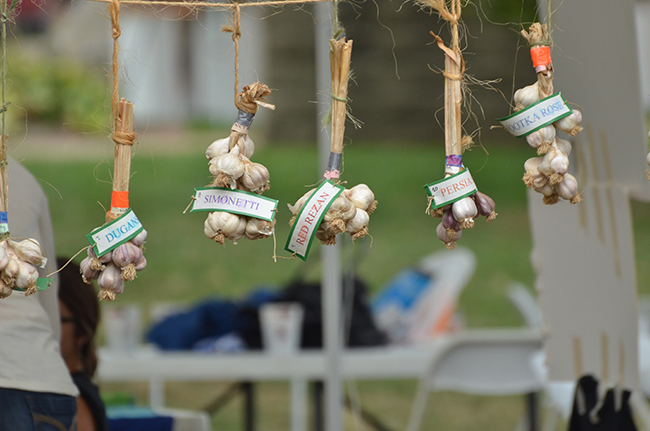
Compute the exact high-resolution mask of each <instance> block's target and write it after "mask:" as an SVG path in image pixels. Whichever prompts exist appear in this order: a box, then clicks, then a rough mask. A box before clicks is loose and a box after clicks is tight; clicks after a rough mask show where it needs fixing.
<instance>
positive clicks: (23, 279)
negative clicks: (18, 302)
mask: <svg viewBox="0 0 650 431" xmlns="http://www.w3.org/2000/svg"><path fill="white" fill-rule="evenodd" d="M18 266H19V270H18V274H17V275H16V284H15V287H16V288H18V289H24V290H25V296H30V295H33V294H34V293H36V291H37V288H36V281H37V280H38V270H37V269H36V267H35V266H34V265H33V264H31V263H28V262H24V261H22V260H19V261H18Z"/></svg>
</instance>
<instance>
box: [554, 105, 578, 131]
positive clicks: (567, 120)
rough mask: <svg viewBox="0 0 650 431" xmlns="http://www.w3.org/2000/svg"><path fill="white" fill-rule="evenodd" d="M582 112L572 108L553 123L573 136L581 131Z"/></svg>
mask: <svg viewBox="0 0 650 431" xmlns="http://www.w3.org/2000/svg"><path fill="white" fill-rule="evenodd" d="M580 123H582V112H580V111H578V110H577V109H574V110H573V112H572V113H571V114H569V115H567V116H566V117H564V118H561V119H559V120H557V121H556V122H555V123H553V125H554V126H555V127H556V128H557V129H558V130H561V131H563V132H566V133H568V134H569V135H571V136H575V135H577V134H578V133H580V132H581V131H582V126H580Z"/></svg>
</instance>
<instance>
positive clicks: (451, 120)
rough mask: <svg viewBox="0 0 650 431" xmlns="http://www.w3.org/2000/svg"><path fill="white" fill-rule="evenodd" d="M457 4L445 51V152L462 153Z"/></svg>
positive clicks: (461, 97) (454, 3) (460, 63)
mask: <svg viewBox="0 0 650 431" xmlns="http://www.w3.org/2000/svg"><path fill="white" fill-rule="evenodd" d="M453 5H454V6H455V7H454V8H453V10H452V13H453V14H454V16H455V17H456V19H455V20H454V21H452V22H451V37H452V41H451V50H450V51H451V52H449V51H445V152H446V154H447V155H448V156H449V155H452V154H459V155H460V154H462V147H461V139H462V119H461V106H462V104H463V94H462V90H461V83H462V79H463V76H462V73H463V70H462V54H461V51H460V47H459V37H458V19H460V5H457V4H456V2H453Z"/></svg>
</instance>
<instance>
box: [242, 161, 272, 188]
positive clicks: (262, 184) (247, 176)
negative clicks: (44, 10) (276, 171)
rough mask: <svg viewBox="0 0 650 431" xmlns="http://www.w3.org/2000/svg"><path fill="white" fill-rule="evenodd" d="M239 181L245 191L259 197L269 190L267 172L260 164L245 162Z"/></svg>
mask: <svg viewBox="0 0 650 431" xmlns="http://www.w3.org/2000/svg"><path fill="white" fill-rule="evenodd" d="M239 181H240V182H241V184H242V185H243V186H244V188H245V189H246V190H248V191H251V192H253V193H257V194H258V195H261V194H262V193H264V192H265V191H267V190H268V189H269V188H270V186H269V171H268V169H266V167H265V166H264V165H262V164H260V163H255V162H250V161H249V162H245V163H244V174H243V175H242V176H241V178H240V179H239Z"/></svg>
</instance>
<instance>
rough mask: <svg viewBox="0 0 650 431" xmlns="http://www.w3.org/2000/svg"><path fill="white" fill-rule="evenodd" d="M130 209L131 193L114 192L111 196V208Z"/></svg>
mask: <svg viewBox="0 0 650 431" xmlns="http://www.w3.org/2000/svg"><path fill="white" fill-rule="evenodd" d="M128 207H129V192H128V191H126V192H118V191H116V190H113V195H112V196H111V208H128Z"/></svg>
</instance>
